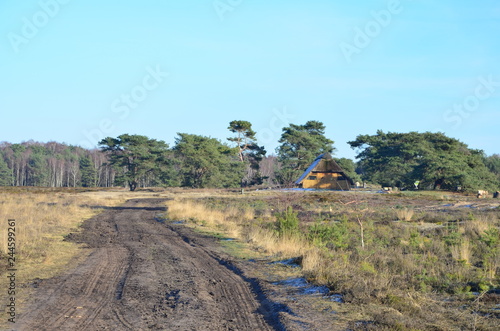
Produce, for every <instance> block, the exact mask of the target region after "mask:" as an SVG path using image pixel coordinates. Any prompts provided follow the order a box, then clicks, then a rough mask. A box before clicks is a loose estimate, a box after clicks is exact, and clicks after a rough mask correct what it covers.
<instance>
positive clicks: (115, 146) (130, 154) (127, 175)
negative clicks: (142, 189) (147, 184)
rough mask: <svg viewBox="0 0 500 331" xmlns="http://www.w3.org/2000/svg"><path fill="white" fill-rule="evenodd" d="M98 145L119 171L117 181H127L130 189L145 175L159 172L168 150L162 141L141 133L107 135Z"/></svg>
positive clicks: (133, 188) (135, 186)
mask: <svg viewBox="0 0 500 331" xmlns="http://www.w3.org/2000/svg"><path fill="white" fill-rule="evenodd" d="M99 145H100V146H101V150H102V151H103V152H107V153H109V159H110V163H111V165H113V166H114V167H116V168H117V169H118V170H119V171H121V173H119V174H118V175H117V181H118V182H120V181H121V182H123V183H127V185H128V187H129V189H130V191H134V190H135V189H136V188H137V186H138V185H139V182H140V180H141V179H142V178H144V177H145V176H147V175H149V174H151V173H158V172H159V170H160V168H161V164H162V161H164V158H165V154H166V153H167V151H168V145H167V144H166V143H165V142H164V141H162V140H155V139H149V138H148V137H146V136H141V135H129V134H122V135H120V136H118V137H117V138H111V137H107V138H104V139H103V140H101V141H100V142H99Z"/></svg>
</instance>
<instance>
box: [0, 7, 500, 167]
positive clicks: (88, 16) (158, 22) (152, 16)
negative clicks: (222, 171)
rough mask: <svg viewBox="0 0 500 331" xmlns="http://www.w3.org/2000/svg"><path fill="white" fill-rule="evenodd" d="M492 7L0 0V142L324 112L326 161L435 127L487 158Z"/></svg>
mask: <svg viewBox="0 0 500 331" xmlns="http://www.w3.org/2000/svg"><path fill="white" fill-rule="evenodd" d="M499 32H500V3H499V2H498V1H493V0H484V1H476V2H469V1H451V0H441V1H439V2H438V1H427V0H422V1H417V0H413V1H410V0H400V1H397V0H391V1H375V0H374V1H361V0H360V1H355V2H354V1H353V2H348V1H333V0H329V1H327V0H310V1H305V0H303V1H293V0H286V1H285V0H276V1H264V0H255V1H249V0H215V1H213V0H183V1H180V0H175V1H170V0H163V1H161V0H141V1H132V0H121V1H118V0H108V1H97V0H85V1H84V0H41V1H36V0H23V1H18V0H3V1H1V2H0V59H1V61H0V73H1V79H0V114H1V122H2V124H3V125H2V128H1V131H0V141H9V142H21V141H26V140H29V139H33V140H36V141H44V142H46V141H59V142H65V143H68V144H74V145H82V146H85V147H91V146H95V145H96V142H97V140H98V139H101V138H104V137H105V136H118V135H120V134H122V133H130V134H142V135H146V136H148V137H151V138H155V139H161V140H165V141H166V142H168V143H169V144H171V145H172V144H173V143H174V139H175V137H176V133H177V132H186V133H194V134H201V135H206V136H211V137H215V138H218V139H221V140H225V138H226V137H228V136H229V134H230V133H229V131H228V130H227V126H228V124H229V122H230V121H232V120H235V119H242V120H248V121H250V122H251V123H252V124H253V127H254V129H255V131H257V132H258V134H259V136H258V137H259V142H260V143H261V144H263V145H265V146H266V148H267V150H268V151H269V152H274V149H275V148H276V147H277V145H278V142H277V141H278V140H279V137H280V135H281V128H282V127H283V126H287V125H288V124H289V123H294V124H304V123H305V122H306V121H308V120H318V121H322V122H323V123H324V124H325V125H326V135H327V136H328V138H330V139H332V140H334V141H335V147H336V148H337V153H336V156H338V157H350V158H353V157H354V155H355V151H353V150H352V149H351V148H350V147H349V146H348V145H347V143H346V142H347V141H350V140H354V139H355V138H356V136H357V135H358V134H374V133H375V132H376V131H377V130H379V129H380V130H384V131H393V132H408V131H419V132H424V131H441V132H444V133H445V134H447V135H448V136H451V137H454V138H457V139H460V140H461V141H463V142H465V143H467V144H468V145H469V146H470V147H472V148H478V149H483V150H484V151H485V152H486V153H487V154H488V155H490V154H493V153H500V150H499V147H498V141H499V138H500V134H499V132H500V130H499V123H500V38H499V37H498V33H499Z"/></svg>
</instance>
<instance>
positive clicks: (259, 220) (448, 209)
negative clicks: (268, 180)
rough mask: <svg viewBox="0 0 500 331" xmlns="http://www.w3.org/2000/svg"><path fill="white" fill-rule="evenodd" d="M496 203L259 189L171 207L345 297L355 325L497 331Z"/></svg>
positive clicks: (428, 195)
mask: <svg viewBox="0 0 500 331" xmlns="http://www.w3.org/2000/svg"><path fill="white" fill-rule="evenodd" d="M499 205H500V203H499V202H498V200H495V199H485V200H480V199H477V198H475V197H472V196H465V195H459V194H453V193H446V192H404V193H396V194H375V193H371V192H300V193H299V192H273V193H265V192H263V193H258V192H256V193H250V194H247V195H245V196H234V197H231V198H228V197H226V198H218V197H207V198H199V199H182V198H178V199H176V200H174V201H172V202H169V204H168V206H169V217H171V218H172V219H183V220H186V221H187V224H194V225H195V226H196V227H197V228H201V229H207V228H210V229H216V230H215V231H220V232H222V233H225V234H226V235H227V236H229V237H232V238H237V239H238V240H239V241H241V242H244V243H248V244H249V245H250V246H251V247H253V248H254V249H255V250H256V251H258V252H259V253H260V254H263V255H266V256H267V257H268V258H269V259H271V260H273V259H274V260H282V259H289V258H295V259H296V260H297V261H299V264H300V266H301V276H302V277H305V278H306V279H307V280H308V281H310V282H312V283H315V284H319V285H326V286H327V287H328V288H329V289H330V290H331V291H332V292H334V293H341V294H342V296H343V300H344V302H345V303H346V305H349V306H350V307H351V311H350V312H349V313H347V314H348V315H349V314H352V315H351V318H352V319H351V318H348V320H349V319H351V321H350V322H351V324H350V326H351V327H353V328H355V329H356V328H359V329H384V328H386V329H401V330H407V329H440V330H447V329H469V328H470V329H478V330H479V329H484V330H493V329H496V328H497V325H498V318H499V317H500V313H499V308H500V291H499V285H500V282H499V281H500V279H499V276H500V275H499V273H500V235H499V234H500V231H499V225H500V220H499V216H500V209H499ZM354 311H356V312H357V316H356V315H355V314H354ZM360 312H363V313H360ZM356 320H357V321H356ZM356 323H357V324H356Z"/></svg>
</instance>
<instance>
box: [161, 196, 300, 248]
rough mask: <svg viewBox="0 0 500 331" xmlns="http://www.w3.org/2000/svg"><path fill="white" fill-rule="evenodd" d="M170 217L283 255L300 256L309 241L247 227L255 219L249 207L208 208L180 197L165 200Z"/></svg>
mask: <svg viewBox="0 0 500 331" xmlns="http://www.w3.org/2000/svg"><path fill="white" fill-rule="evenodd" d="M167 206H168V215H169V218H171V219H181V220H192V221H194V223H196V224H198V225H202V226H204V227H209V228H214V229H216V230H217V231H223V232H224V233H225V234H226V235H227V236H229V237H232V238H237V239H240V240H242V241H245V242H250V243H252V244H253V245H254V246H255V247H256V248H258V249H259V250H261V251H263V252H265V253H267V254H270V255H273V256H279V257H282V258H290V257H297V256H301V255H302V254H303V253H304V252H305V251H306V250H307V249H308V244H307V242H306V241H305V240H304V239H303V238H302V237H301V236H295V235H289V236H282V237H279V236H278V234H277V233H275V232H274V231H273V230H271V229H268V228H265V227H261V226H249V225H250V222H251V221H253V220H254V218H255V211H254V210H253V209H250V208H237V207H234V206H228V207H226V208H222V209H221V208H217V209H214V208H209V207H207V206H206V205H205V204H204V203H203V202H201V201H196V200H190V199H183V200H173V201H169V202H168V203H167Z"/></svg>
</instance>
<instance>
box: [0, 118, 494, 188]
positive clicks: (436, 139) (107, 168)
mask: <svg viewBox="0 0 500 331" xmlns="http://www.w3.org/2000/svg"><path fill="white" fill-rule="evenodd" d="M228 130H229V134H228V135H229V137H228V138H227V140H228V141H227V142H222V141H220V140H217V139H214V138H210V137H206V136H202V135H196V134H188V133H179V134H178V137H177V138H176V139H175V144H174V146H172V147H170V146H169V145H168V144H166V143H165V142H164V141H161V140H156V139H151V138H148V137H146V136H141V135H129V134H122V135H120V136H118V137H116V138H113V137H107V138H105V139H103V140H102V141H101V142H100V148H99V149H92V150H88V149H84V148H81V147H78V146H70V145H66V144H61V143H57V142H48V143H39V142H34V141H27V142H22V143H9V142H3V143H0V186H45V187H113V186H128V187H129V188H130V190H132V191H133V190H135V189H136V188H138V187H190V188H229V187H246V186H260V187H276V186H289V185H291V184H292V183H293V182H294V181H295V180H296V179H297V178H298V177H299V175H300V174H301V172H303V171H304V170H305V168H307V166H308V165H309V164H310V163H311V162H312V161H313V160H314V158H315V157H317V156H318V155H319V154H322V153H326V152H328V153H332V152H334V151H335V147H334V142H333V141H332V140H330V139H328V138H327V137H326V136H325V126H324V125H323V123H321V122H318V121H308V122H306V123H305V124H303V125H296V124H290V125H289V126H288V127H284V128H283V132H282V135H281V138H280V139H279V143H280V145H279V147H278V148H277V150H276V153H277V154H276V155H274V154H271V155H266V154H267V153H266V150H265V149H264V148H263V147H262V146H259V145H258V142H257V140H256V133H255V132H254V131H253V129H252V125H251V123H250V122H248V121H232V122H231V123H230V124H229V127H228ZM349 144H350V145H351V147H352V148H354V149H356V150H357V152H358V155H357V159H358V161H357V162H354V161H353V160H350V159H347V158H336V159H335V160H336V161H337V163H338V164H339V165H340V166H341V167H342V168H343V169H344V171H345V172H346V173H347V174H348V175H349V176H350V177H351V178H352V179H353V180H354V181H365V182H370V183H373V184H378V185H382V186H393V187H398V188H400V189H411V188H413V187H414V183H415V182H418V183H419V188H420V189H438V188H439V189H446V190H457V189H458V190H463V191H474V190H478V189H482V190H489V191H496V190H498V187H499V186H500V156H499V155H492V156H487V155H485V154H484V152H483V151H481V150H475V149H471V148H469V147H468V146H467V145H466V144H464V143H463V142H460V141H458V140H457V139H454V138H449V137H447V136H445V135H444V134H442V133H430V132H426V133H417V132H409V133H392V132H389V133H384V132H382V131H378V132H377V134H376V135H359V136H357V138H356V139H355V140H354V141H351V142H349Z"/></svg>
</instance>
